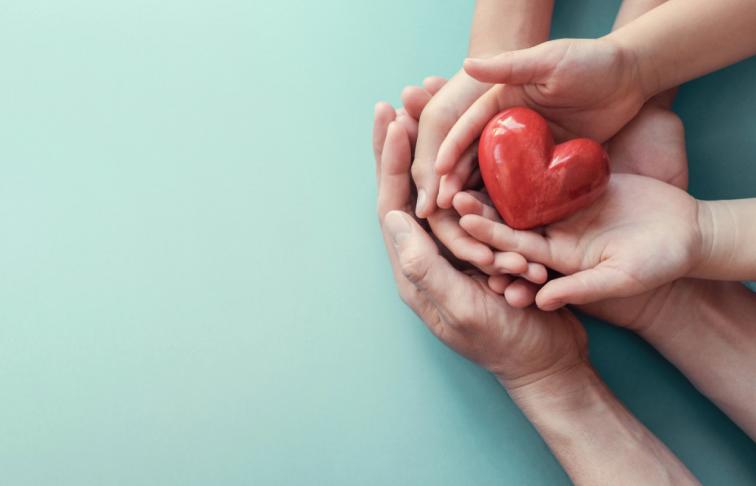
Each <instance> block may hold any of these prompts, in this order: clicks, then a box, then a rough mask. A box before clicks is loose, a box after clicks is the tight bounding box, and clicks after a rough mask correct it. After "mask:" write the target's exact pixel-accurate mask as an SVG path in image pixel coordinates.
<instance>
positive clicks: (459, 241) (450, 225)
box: [374, 76, 547, 306]
mask: <svg viewBox="0 0 756 486" xmlns="http://www.w3.org/2000/svg"><path fill="white" fill-rule="evenodd" d="M445 83H446V81H445V80H444V79H443V78H440V77H435V76H433V77H429V78H426V79H425V81H424V82H423V86H422V87H420V86H407V87H406V88H405V89H404V90H403V91H402V102H403V104H404V108H403V110H400V112H399V113H398V114H397V115H396V119H397V121H400V122H401V123H402V126H403V127H404V128H405V129H406V131H407V133H408V135H409V138H410V145H411V146H415V142H416V138H417V133H418V130H417V125H418V124H417V121H416V120H417V119H418V118H420V117H421V116H422V113H423V112H424V110H425V109H426V106H427V105H428V104H429V102H430V101H431V100H432V99H433V98H434V97H435V96H437V93H438V92H439V91H440V90H441V89H442V87H443V86H444V85H445ZM377 110H378V111H377V116H378V117H379V118H378V120H379V121H381V120H391V119H393V118H392V117H391V115H390V112H391V111H393V109H392V108H391V107H390V105H388V104H379V105H378V107H377ZM378 125H379V124H376V126H378ZM380 125H381V126H382V127H383V131H384V132H385V123H380ZM379 131H380V130H379ZM374 139H375V142H374V143H376V144H379V143H381V142H382V137H381V136H380V135H374ZM466 159H467V161H466V163H464V164H459V165H458V166H457V168H456V170H455V172H454V173H452V174H448V175H446V176H444V178H443V180H442V186H441V190H442V195H443V194H444V190H445V188H446V189H447V190H451V191H453V192H454V193H456V192H458V191H459V190H460V189H462V188H468V189H471V188H480V186H481V185H482V181H481V179H480V173H479V171H477V170H476V169H477V159H475V158H474V157H473V156H472V155H469V156H466ZM444 183H446V184H445V185H444ZM449 188H451V189H449ZM475 194H476V195H477V197H478V198H480V199H481V200H487V197H486V196H485V194H484V193H482V192H475ZM448 195H449V199H451V196H452V195H453V194H452V193H451V192H450V193H448ZM449 206H451V201H450V202H449ZM459 218H460V215H459V214H458V213H457V211H455V210H453V209H451V208H445V209H438V210H436V211H434V212H433V213H431V214H430V215H429V216H428V218H427V220H428V223H429V225H430V227H431V230H432V233H433V235H434V237H435V238H437V239H438V240H439V242H440V243H441V244H442V245H443V246H444V247H445V248H446V249H448V250H449V251H450V252H451V253H452V254H453V255H454V257H455V258H457V259H459V260H462V261H465V262H469V263H470V264H472V265H474V266H475V267H476V268H478V269H479V270H481V271H482V272H484V273H486V274H488V275H503V274H506V275H517V276H521V277H522V278H523V279H525V280H529V281H531V282H535V283H539V284H540V283H543V282H545V281H546V277H547V272H546V268H545V267H544V266H543V265H541V264H540V263H529V262H527V260H525V258H524V257H522V256H521V255H519V254H516V253H507V252H495V253H494V252H492V251H491V249H490V248H489V247H487V246H486V245H484V244H482V243H480V242H479V241H477V240H476V239H474V238H472V237H470V236H469V235H468V234H467V232H465V231H464V230H463V229H462V228H461V227H460V226H459ZM521 287H522V283H517V284H515V285H513V286H512V287H511V288H510V290H509V292H508V295H513V296H515V298H514V299H512V300H511V301H510V303H511V304H512V305H514V306H523V305H528V304H527V303H524V302H525V301H524V300H523V299H520V298H517V296H519V295H520V291H519V290H518V289H520V288H521Z"/></svg>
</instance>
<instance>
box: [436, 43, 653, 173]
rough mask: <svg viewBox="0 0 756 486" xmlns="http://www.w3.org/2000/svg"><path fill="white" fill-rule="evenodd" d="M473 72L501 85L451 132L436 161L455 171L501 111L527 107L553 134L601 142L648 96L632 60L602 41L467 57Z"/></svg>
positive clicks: (439, 169) (446, 170) (438, 167)
mask: <svg viewBox="0 0 756 486" xmlns="http://www.w3.org/2000/svg"><path fill="white" fill-rule="evenodd" d="M465 71H466V72H467V73H468V74H469V75H470V76H472V77H473V78H475V79H477V80H479V81H482V82H490V83H505V84H498V85H496V86H495V87H493V88H491V89H490V90H489V91H488V92H487V93H486V94H485V95H483V96H481V97H480V98H479V99H478V100H477V101H476V102H475V103H474V104H473V105H472V106H471V107H470V108H469V109H468V110H467V111H466V112H465V113H464V114H463V115H462V116H461V117H459V120H458V121H457V123H456V124H455V125H454V127H453V128H452V129H451V130H449V133H448V135H447V137H446V139H445V140H444V142H443V144H442V145H441V147H440V148H439V149H438V157H437V162H436V165H435V168H436V172H437V173H438V174H441V175H443V174H447V173H449V172H450V171H452V170H453V169H454V167H455V165H456V164H457V162H458V160H460V157H461V155H462V154H463V153H464V152H465V150H467V149H468V147H469V146H470V145H471V144H472V143H473V142H474V141H475V140H476V139H477V138H478V137H479V136H480V133H481V131H482V130H483V127H484V126H485V125H486V123H488V121H489V120H490V119H491V118H492V117H493V116H494V115H496V114H497V113H498V112H500V111H502V110H504V109H505V108H509V107H512V106H521V105H524V106H528V107H530V108H532V109H534V110H536V111H537V112H539V113H540V114H541V115H543V116H544V117H545V118H546V119H547V120H548V121H549V122H550V126H551V128H552V130H553V131H554V134H555V136H556V138H557V139H559V140H565V139H568V138H574V137H576V136H581V137H589V138H593V139H595V140H597V141H599V142H605V141H606V140H608V139H609V138H610V137H612V136H613V135H614V134H616V133H617V132H618V131H619V130H620V129H621V128H622V127H623V126H624V125H625V124H627V123H628V122H629V121H630V120H631V119H632V118H633V117H634V116H635V115H636V113H638V111H639V110H640V108H641V107H642V106H643V103H644V102H645V100H646V95H645V94H644V93H643V92H642V87H641V85H640V81H639V79H638V76H637V73H636V71H637V63H636V61H635V58H634V57H633V56H632V55H630V54H628V53H627V52H626V51H624V50H623V49H621V48H620V47H618V46H617V45H615V44H614V43H612V42H611V41H608V40H605V39H597V40H587V39H561V40H555V41H550V42H545V43H543V44H540V45H538V46H535V47H531V48H529V49H523V50H519V51H511V52H506V53H503V54H500V55H498V56H495V57H492V58H489V59H468V60H467V61H466V62H465Z"/></svg>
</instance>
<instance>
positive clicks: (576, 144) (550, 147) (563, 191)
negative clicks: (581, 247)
mask: <svg viewBox="0 0 756 486" xmlns="http://www.w3.org/2000/svg"><path fill="white" fill-rule="evenodd" d="M478 160H479V162H480V173H481V175H482V176H483V182H484V183H485V185H486V189H487V190H488V195H489V196H490V197H491V200H492V201H493V203H494V206H496V209H497V210H498V211H499V214H501V216H502V218H504V221H506V223H507V224H508V225H509V226H511V227H512V228H516V229H530V228H535V227H536V226H543V225H546V224H549V223H553V222H555V221H558V220H560V219H563V218H565V217H567V216H569V215H570V214H572V213H574V212H575V211H578V210H579V209H582V208H584V207H586V206H588V205H589V204H591V203H592V202H593V201H595V200H596V199H597V198H598V197H599V196H600V195H601V194H602V193H603V191H604V189H606V185H607V183H608V182H609V158H608V156H607V155H606V152H605V151H604V149H603V148H602V147H601V145H599V144H598V143H597V142H594V141H593V140H590V139H587V138H577V139H574V140H570V141H568V142H565V143H562V144H559V145H557V146H554V138H553V137H552V136H551V130H549V126H548V125H547V124H546V120H544V119H543V117H542V116H541V115H539V114H538V113H536V112H535V111H533V110H530V109H528V108H522V107H519V108H510V109H508V110H504V111H502V112H501V113H499V114H498V115H496V116H495V117H494V118H493V119H492V120H491V121H490V122H488V125H486V128H485V129H483V133H482V135H481V136H480V143H479V145H478Z"/></svg>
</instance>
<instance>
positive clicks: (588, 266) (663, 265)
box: [460, 174, 702, 310]
mask: <svg viewBox="0 0 756 486" xmlns="http://www.w3.org/2000/svg"><path fill="white" fill-rule="evenodd" d="M460 225H461V226H462V227H463V228H464V229H465V230H466V231H467V232H468V233H470V235H471V236H474V237H475V238H476V239H478V240H479V241H482V242H484V243H486V244H488V245H491V246H493V247H495V248H497V249H499V250H501V251H513V252H517V253H520V254H522V255H523V256H524V257H525V258H527V259H528V260H531V261H535V262H539V263H543V264H544V265H546V266H547V267H550V268H552V269H554V270H556V271H558V272H561V273H563V274H565V276H564V277H560V278H556V279H554V280H551V281H549V282H547V283H546V284H545V285H544V286H543V287H542V288H541V289H540V290H539V291H538V294H537V295H536V304H537V305H538V307H540V308H541V309H543V310H554V309H557V308H559V307H561V306H563V305H565V304H587V303H590V302H596V301H599V300H603V299H608V298H617V297H629V296H633V295H637V294H641V293H644V292H647V291H649V290H652V289H654V288H657V287H659V286H661V285H663V284H665V283H668V282H671V281H672V280H675V279H677V278H680V277H683V276H685V275H686V274H687V273H688V272H689V271H690V270H691V269H692V268H693V267H694V266H695V265H696V264H697V261H698V259H699V258H700V254H701V245H702V238H701V230H700V227H699V222H698V202H697V201H696V200H695V199H694V198H693V197H691V196H690V195H689V194H688V193H686V192H685V191H683V190H681V189H678V188H676V187H674V186H672V185H669V184H665V183H663V182H660V181H657V180H655V179H652V178H649V177H643V176H637V175H630V174H614V175H613V176H612V179H611V180H610V182H609V187H608V188H607V191H606V193H605V194H604V195H603V196H602V197H601V199H599V200H598V201H596V202H595V203H594V204H593V205H592V206H589V207H588V208H585V209H583V210H582V211H579V212H578V213H575V214H574V215H573V216H571V217H569V218H567V219H565V220H563V221H560V222H558V223H555V224H552V225H549V226H547V227H545V228H544V229H543V234H540V233H537V232H534V231H518V230H514V229H512V228H510V227H508V226H506V225H505V224H503V223H496V222H493V221H491V220H489V219H487V218H484V217H481V216H477V215H468V216H464V217H462V219H461V220H460Z"/></svg>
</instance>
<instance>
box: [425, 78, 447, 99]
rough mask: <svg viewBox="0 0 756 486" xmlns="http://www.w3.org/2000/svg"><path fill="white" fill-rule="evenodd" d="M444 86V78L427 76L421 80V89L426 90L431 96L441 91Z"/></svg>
mask: <svg viewBox="0 0 756 486" xmlns="http://www.w3.org/2000/svg"><path fill="white" fill-rule="evenodd" d="M445 84H446V78H442V77H441V76H428V77H427V78H425V79H423V88H425V89H427V90H428V92H429V93H430V94H431V95H434V94H436V93H438V92H439V91H441V88H443V87H444V85H445Z"/></svg>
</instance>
